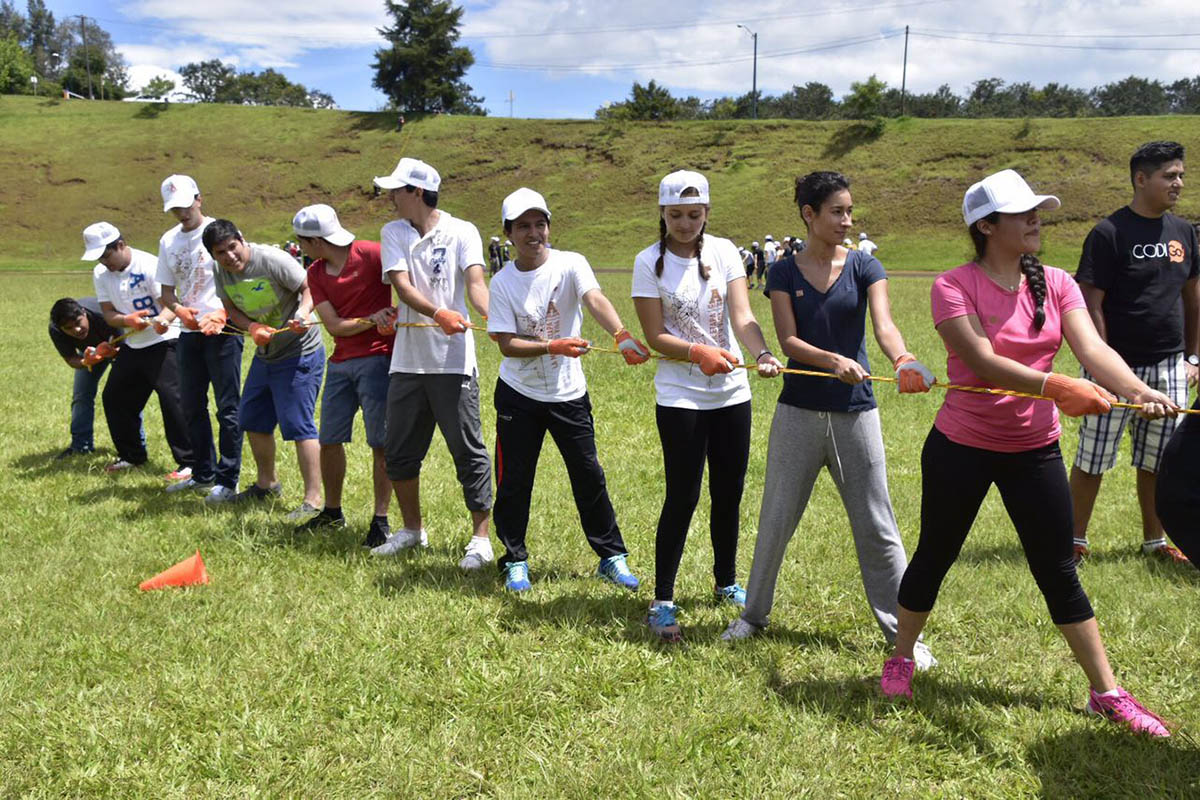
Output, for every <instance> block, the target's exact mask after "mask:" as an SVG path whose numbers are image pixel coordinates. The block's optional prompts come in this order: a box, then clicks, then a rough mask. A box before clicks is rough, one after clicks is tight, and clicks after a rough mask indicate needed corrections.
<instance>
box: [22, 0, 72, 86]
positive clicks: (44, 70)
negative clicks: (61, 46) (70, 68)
mask: <svg viewBox="0 0 1200 800" xmlns="http://www.w3.org/2000/svg"><path fill="white" fill-rule="evenodd" d="M26 11H27V14H26V20H25V35H26V37H27V38H26V40H25V41H26V42H27V43H28V47H29V55H30V57H31V58H32V59H33V68H34V69H35V70H36V71H37V72H38V73H39V74H41V75H44V76H52V77H58V74H59V71H60V67H61V66H64V65H66V63H67V60H66V58H65V57H60V58H58V59H57V60H56V59H55V58H54V57H53V56H52V55H51V54H52V53H54V52H55V51H56V47H55V41H54V39H55V36H54V31H55V26H54V14H53V13H51V11H50V10H49V9H48V8H46V4H45V3H44V2H43V0H29V2H28V5H27V6H26Z"/></svg>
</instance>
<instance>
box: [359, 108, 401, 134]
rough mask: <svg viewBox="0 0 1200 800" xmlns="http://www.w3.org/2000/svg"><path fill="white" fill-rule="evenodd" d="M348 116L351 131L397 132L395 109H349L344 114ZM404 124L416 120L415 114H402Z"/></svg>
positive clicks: (396, 113) (397, 114)
mask: <svg viewBox="0 0 1200 800" xmlns="http://www.w3.org/2000/svg"><path fill="white" fill-rule="evenodd" d="M346 116H348V117H349V118H350V130H352V131H360V132H361V131H391V132H393V133H399V131H397V130H396V118H397V117H398V116H399V113H398V112H395V111H350V112H348V113H347V114H346ZM404 119H405V122H404V124H405V125H411V124H413V123H414V122H416V121H417V119H418V117H417V115H416V114H405V115H404Z"/></svg>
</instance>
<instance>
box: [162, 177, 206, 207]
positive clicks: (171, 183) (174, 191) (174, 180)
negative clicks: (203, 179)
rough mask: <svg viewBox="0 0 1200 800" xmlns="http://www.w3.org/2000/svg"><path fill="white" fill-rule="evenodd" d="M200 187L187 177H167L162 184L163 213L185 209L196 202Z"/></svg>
mask: <svg viewBox="0 0 1200 800" xmlns="http://www.w3.org/2000/svg"><path fill="white" fill-rule="evenodd" d="M198 194H200V187H199V186H197V185H196V182H195V181H194V180H192V179H191V178H190V177H188V176H187V175H168V176H167V178H166V180H164V181H163V182H162V199H163V211H170V210H171V209H172V208H187V207H188V206H190V205H191V204H192V203H194V202H195V201H196V195H198Z"/></svg>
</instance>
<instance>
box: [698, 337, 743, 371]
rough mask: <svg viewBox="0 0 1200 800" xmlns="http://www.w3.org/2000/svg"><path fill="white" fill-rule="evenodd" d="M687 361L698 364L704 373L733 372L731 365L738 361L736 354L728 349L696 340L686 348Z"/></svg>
mask: <svg viewBox="0 0 1200 800" xmlns="http://www.w3.org/2000/svg"><path fill="white" fill-rule="evenodd" d="M688 361H691V362H692V363H693V364H699V365H700V371H701V372H703V373H704V374H705V375H716V374H717V373H726V372H733V365H734V364H736V363H738V360H737V356H735V355H734V354H733V353H731V352H729V351H728V350H722V349H721V348H720V347H713V346H712V345H710V344H700V343H698V342H695V343H693V344H692V346H691V347H689V348H688Z"/></svg>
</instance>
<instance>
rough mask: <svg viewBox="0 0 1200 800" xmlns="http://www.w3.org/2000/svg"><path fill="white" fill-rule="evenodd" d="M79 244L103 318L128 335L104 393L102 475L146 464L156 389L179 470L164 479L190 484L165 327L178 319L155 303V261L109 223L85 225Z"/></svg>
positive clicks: (171, 330)
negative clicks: (110, 450) (111, 455)
mask: <svg viewBox="0 0 1200 800" xmlns="http://www.w3.org/2000/svg"><path fill="white" fill-rule="evenodd" d="M83 242H84V247H85V250H84V253H83V258H82V259H81V260H83V261H93V260H96V261H99V262H100V263H99V264H97V265H96V267H95V269H93V270H92V283H93V285H94V286H95V288H96V299H97V300H98V301H99V302H100V311H101V313H102V314H103V315H104V321H105V322H107V323H108V324H109V325H110V326H112V327H113V328H121V329H123V330H124V334H123V336H124V337H125V338H124V340H123V341H122V342H121V343H120V349H119V350H118V351H117V354H116V358H114V359H113V367H112V372H110V373H109V375H108V383H106V384H105V386H104V394H103V395H102V397H103V402H104V415H105V417H107V418H108V432H109V435H110V436H112V441H113V445H114V446H115V447H116V448H117V458H116V459H115V460H114V461H113V462H112V463H111V464H109V465H108V466H106V467H105V470H106V471H108V472H120V471H121V470H126V469H130V468H131V467H137V466H140V465H142V464H145V463H146V461H147V453H146V443H145V441H144V440H143V438H142V424H141V417H142V409H143V408H145V407H146V401H147V400H149V399H150V393H151V392H154V393H155V394H157V395H158V405H159V407H160V409H161V410H162V420H163V429H164V431H165V432H166V435H167V444H169V445H170V447H171V454H172V455H173V456H174V458H175V462H176V463H177V464H178V465H179V466H178V467H177V468H176V469H175V470H174V471H172V472H170V473H168V475H167V478H168V480H187V479H188V478H190V477H191V476H192V446H191V442H190V441H189V440H188V432H187V425H186V424H185V422H184V417H183V411H182V409H181V408H180V404H179V367H178V365H177V363H176V357H175V340H176V338H177V337H178V336H179V329H178V328H175V327H173V326H170V325H169V323H170V322H172V321H173V320H174V319H175V315H174V314H173V313H172V312H171V311H169V310H163V309H162V308H161V307H160V306H159V305H158V298H159V296H160V295H161V291H160V290H159V286H158V282H157V281H156V280H155V279H154V275H155V273H156V272H157V270H158V261H157V259H155V257H154V256H152V255H150V254H149V253H147V252H145V251H144V250H135V249H133V248H132V247H130V246H129V245H128V244H126V243H125V239H124V238H122V236H121V232H120V231H118V230H117V229H116V227H114V226H113V225H111V224H109V223H107V222H97V223H95V224H94V225H89V226H88V227H86V228H84V230H83Z"/></svg>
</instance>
